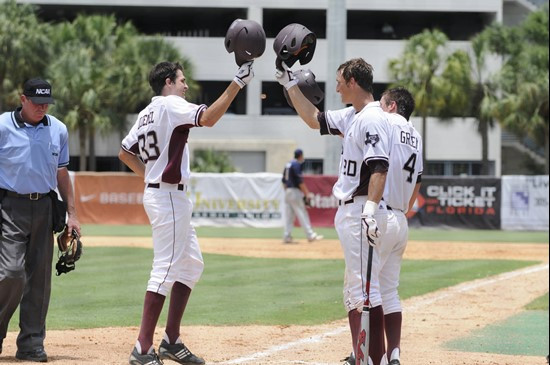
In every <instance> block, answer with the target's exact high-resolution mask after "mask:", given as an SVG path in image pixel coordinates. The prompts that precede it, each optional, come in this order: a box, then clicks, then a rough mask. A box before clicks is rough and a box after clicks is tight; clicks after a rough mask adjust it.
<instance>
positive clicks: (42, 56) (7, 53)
mask: <svg viewBox="0 0 550 365" xmlns="http://www.w3.org/2000/svg"><path fill="white" fill-rule="evenodd" d="M35 10H36V8H35V7H34V6H32V5H29V4H17V3H16V2H15V0H9V1H6V2H2V3H0V50H1V53H2V57H0V112H2V111H3V110H4V108H5V107H7V108H9V109H11V108H12V107H15V106H17V105H18V104H19V95H20V94H21V93H20V88H21V85H23V83H24V82H25V80H26V79H29V78H31V77H37V76H42V77H43V76H44V70H45V67H46V65H47V63H48V59H49V55H50V53H49V52H50V50H51V47H50V42H49V39H48V37H47V31H46V28H48V25H47V24H43V23H40V21H39V20H38V18H37V17H36V14H35ZM56 86H57V83H55V84H54V85H53V87H54V90H55V89H56Z"/></svg>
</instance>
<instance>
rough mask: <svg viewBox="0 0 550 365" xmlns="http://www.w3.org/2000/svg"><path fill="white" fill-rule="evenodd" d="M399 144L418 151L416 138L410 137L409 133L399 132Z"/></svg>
mask: <svg viewBox="0 0 550 365" xmlns="http://www.w3.org/2000/svg"><path fill="white" fill-rule="evenodd" d="M401 143H404V144H408V145H409V146H411V147H413V148H414V149H418V138H416V137H415V136H412V135H411V134H410V133H409V132H405V131H401Z"/></svg>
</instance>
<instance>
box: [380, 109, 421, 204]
mask: <svg viewBox="0 0 550 365" xmlns="http://www.w3.org/2000/svg"><path fill="white" fill-rule="evenodd" d="M387 117H388V119H389V121H390V124H391V137H390V141H391V143H390V160H389V164H390V166H389V169H388V175H387V177H386V186H385V189H384V195H383V197H384V201H385V202H386V204H387V205H388V206H390V207H391V208H392V209H398V210H401V211H402V212H405V213H406V212H407V210H408V208H409V200H410V199H411V196H412V194H413V191H414V187H415V185H416V182H417V180H418V177H419V176H421V175H422V170H423V161H422V137H420V134H419V133H418V132H417V131H416V129H414V127H413V125H412V123H411V122H409V121H407V120H406V119H405V118H403V117H402V116H401V115H399V114H396V113H391V114H389V113H387Z"/></svg>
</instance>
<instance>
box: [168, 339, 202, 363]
mask: <svg viewBox="0 0 550 365" xmlns="http://www.w3.org/2000/svg"><path fill="white" fill-rule="evenodd" d="M159 356H160V358H161V359H163V360H165V359H168V360H172V361H175V362H178V363H180V364H183V365H203V364H204V360H203V359H202V358H200V357H198V356H195V355H193V354H192V353H191V351H189V349H188V348H187V346H185V345H184V344H183V342H180V343H175V344H173V345H171V344H169V343H168V342H166V340H162V342H161V343H160V346H159Z"/></svg>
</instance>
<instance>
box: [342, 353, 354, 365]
mask: <svg viewBox="0 0 550 365" xmlns="http://www.w3.org/2000/svg"><path fill="white" fill-rule="evenodd" d="M342 361H343V362H344V364H343V365H355V356H353V352H352V353H351V354H349V356H348V357H346V358H345V359H343V360H342Z"/></svg>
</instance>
